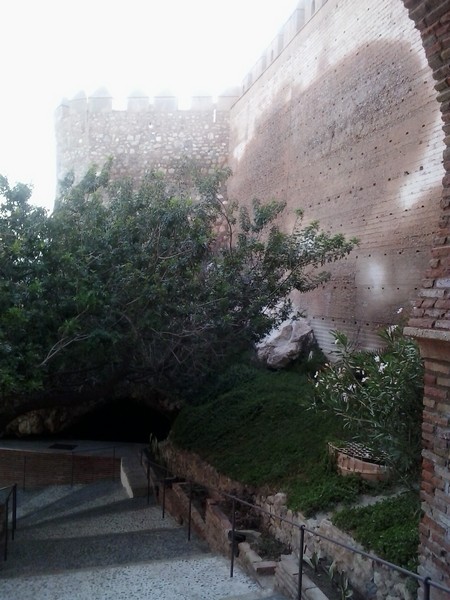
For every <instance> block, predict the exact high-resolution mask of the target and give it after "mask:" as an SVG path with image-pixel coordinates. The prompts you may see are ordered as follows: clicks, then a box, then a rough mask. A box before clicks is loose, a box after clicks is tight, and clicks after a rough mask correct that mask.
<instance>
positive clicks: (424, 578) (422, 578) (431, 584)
mask: <svg viewBox="0 0 450 600" xmlns="http://www.w3.org/2000/svg"><path fill="white" fill-rule="evenodd" d="M144 455H145V456H146V458H145V460H146V461H147V479H148V481H147V489H148V497H147V501H148V502H149V494H150V470H151V467H154V468H155V469H159V470H160V471H161V472H163V473H164V476H163V477H162V479H160V480H159V481H160V482H162V483H163V486H164V487H163V495H162V502H161V504H162V514H163V518H164V515H165V489H166V486H167V483H168V482H170V481H171V480H172V481H173V480H178V481H180V478H178V477H175V476H174V475H172V474H170V472H169V470H168V469H167V467H165V466H163V465H161V464H159V463H157V462H154V461H152V460H151V459H150V452H149V451H148V449H147V448H146V449H144V450H143V451H142V452H141V461H143V456H144ZM184 483H185V485H188V486H189V509H188V510H189V514H188V540H190V538H191V520H192V516H191V512H192V487H193V485H196V484H195V482H193V481H192V480H190V479H188V478H185V481H184ZM202 487H204V488H205V489H206V490H208V491H211V492H215V493H217V494H219V495H220V496H222V497H225V498H228V499H229V500H231V502H232V519H231V522H232V528H231V532H230V533H231V566H230V577H233V572H234V559H235V555H236V550H237V537H238V536H237V531H236V510H237V509H236V506H237V505H238V504H241V505H244V506H247V507H249V508H251V509H254V510H255V511H257V512H259V513H261V514H265V515H267V516H269V517H271V518H274V519H278V520H279V521H282V522H284V523H287V524H289V525H290V526H291V527H292V528H293V529H297V530H298V531H299V537H300V543H299V571H298V580H297V600H301V599H302V583H303V567H304V565H305V562H306V561H305V559H304V550H305V534H308V535H311V536H314V537H319V538H321V539H323V540H326V541H327V542H330V543H332V544H334V545H336V546H339V547H341V548H344V549H345V550H348V551H349V552H352V553H353V554H358V555H360V556H364V557H365V558H368V559H369V560H371V561H374V562H376V563H378V564H379V565H383V566H385V567H387V568H388V569H390V570H393V571H396V572H397V573H401V574H402V575H405V576H407V577H411V578H412V579H414V580H415V581H416V582H417V583H418V584H419V585H420V586H422V589H423V593H422V599H423V600H430V598H431V596H430V594H431V589H436V590H439V591H440V592H444V593H445V594H447V595H448V597H449V599H450V588H448V587H445V586H443V585H441V584H440V583H439V582H437V581H434V580H433V579H432V578H431V577H430V576H428V575H418V574H417V573H414V572H412V571H409V570H408V569H405V568H403V567H400V566H398V565H396V564H394V563H391V562H389V561H388V560H384V559H382V558H380V557H378V556H375V555H374V554H370V553H369V552H365V551H363V550H359V549H358V548H355V547H353V546H350V545H348V544H345V543H344V542H341V541H339V540H336V539H334V538H331V537H329V536H326V535H323V534H321V533H318V532H317V531H314V530H313V529H309V528H308V527H307V526H306V525H304V524H303V525H299V524H298V523H295V522H293V521H291V520H290V519H287V518H286V517H282V516H280V515H274V514H273V513H271V512H269V511H268V510H266V509H264V508H262V507H261V506H258V505H256V504H252V503H251V502H248V501H246V500H243V499H242V498H239V497H238V496H235V495H233V494H228V493H227V492H223V491H221V490H218V489H216V488H214V487H212V486H202Z"/></svg>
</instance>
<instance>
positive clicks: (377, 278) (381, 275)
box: [364, 261, 386, 287]
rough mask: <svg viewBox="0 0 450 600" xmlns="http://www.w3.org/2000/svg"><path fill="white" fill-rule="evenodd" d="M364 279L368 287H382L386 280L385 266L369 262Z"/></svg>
mask: <svg viewBox="0 0 450 600" xmlns="http://www.w3.org/2000/svg"><path fill="white" fill-rule="evenodd" d="M364 279H365V282H364V283H365V284H366V285H369V286H373V287H377V286H380V285H381V284H382V283H384V281H385V279H386V276H385V272H384V267H383V265H381V264H380V263H379V262H375V261H373V262H369V263H368V264H367V272H366V276H365V278H364Z"/></svg>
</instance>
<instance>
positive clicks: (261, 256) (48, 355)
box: [0, 164, 354, 414]
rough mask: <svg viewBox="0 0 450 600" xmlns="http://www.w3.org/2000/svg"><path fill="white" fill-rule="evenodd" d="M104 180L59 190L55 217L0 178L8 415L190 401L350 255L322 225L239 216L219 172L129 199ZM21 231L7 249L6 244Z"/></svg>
mask: <svg viewBox="0 0 450 600" xmlns="http://www.w3.org/2000/svg"><path fill="white" fill-rule="evenodd" d="M109 168H110V164H108V165H106V167H105V168H104V169H103V170H102V172H100V173H97V172H96V169H95V168H94V167H93V168H92V169H90V170H89V171H88V173H87V174H86V176H85V177H84V179H83V180H82V181H81V182H80V183H79V184H78V185H73V184H71V181H70V180H69V179H66V187H65V190H64V192H63V195H62V197H61V198H60V200H59V202H58V205H57V208H56V209H55V211H54V213H53V214H52V215H51V216H50V217H47V216H46V215H45V213H43V211H41V210H39V209H34V208H32V207H30V205H29V204H28V202H27V201H28V198H27V197H26V196H27V193H24V191H25V190H26V188H24V187H20V186H19V189H18V190H16V188H14V190H16V191H14V190H10V188H9V186H8V185H7V181H6V180H5V179H2V181H3V187H2V188H1V192H2V194H3V196H4V197H5V200H6V201H5V202H4V204H3V205H2V209H1V210H2V212H1V215H2V222H1V228H2V229H1V231H2V241H1V243H2V247H1V250H0V252H1V256H2V258H3V257H4V259H5V260H4V261H3V260H2V263H3V262H4V263H5V267H4V271H3V275H4V281H3V283H2V289H1V298H0V302H1V307H2V317H1V318H2V323H1V324H2V332H3V333H2V336H3V339H4V341H3V340H2V342H3V346H2V348H3V354H2V356H1V368H2V371H1V377H2V380H1V385H2V390H3V391H2V393H3V400H4V409H3V413H4V414H5V413H6V412H8V410H6V408H5V407H9V412H8V414H12V413H13V412H14V410H16V412H17V410H20V406H22V407H23V405H24V403H25V404H27V406H28V405H30V406H31V405H33V406H34V407H36V408H38V407H39V406H40V405H43V404H50V403H51V402H56V401H58V402H71V401H76V400H77V398H84V397H86V396H89V395H90V396H95V395H97V396H98V395H103V396H104V395H108V394H111V393H112V391H113V390H114V393H115V394H120V393H124V394H125V393H130V390H132V393H134V394H140V395H141V396H147V395H149V394H157V395H159V396H160V397H163V398H166V397H170V398H172V399H183V398H186V397H188V396H189V395H190V394H192V393H193V391H194V390H195V389H196V388H197V387H198V385H199V383H201V381H202V380H203V378H204V376H205V375H207V374H208V373H211V371H212V370H214V369H217V368H218V367H220V365H223V364H224V362H226V361H228V360H230V359H231V358H232V357H233V356H236V355H238V354H239V353H241V352H242V350H243V349H245V348H248V347H249V345H250V344H251V343H253V342H255V341H257V340H259V339H260V338H261V336H263V335H264V334H266V333H267V332H268V331H269V330H270V328H271V327H272V326H273V325H275V324H277V323H278V322H280V321H281V320H283V319H284V318H285V317H286V315H287V314H288V313H289V312H290V311H291V308H292V307H291V303H290V300H289V297H288V294H289V293H290V292H291V291H292V290H294V289H297V290H300V291H306V290H309V289H312V288H314V287H316V286H317V285H319V284H320V283H321V282H323V281H325V280H326V279H327V277H328V274H327V273H326V272H325V271H320V272H319V271H318V268H320V267H322V266H323V265H324V264H325V263H327V262H329V261H332V260H337V259H338V258H340V257H342V256H344V255H346V254H348V253H349V252H350V251H351V249H352V247H353V244H354V240H350V241H348V240H346V239H345V238H344V237H343V236H342V235H334V236H331V235H328V234H325V233H323V232H321V231H320V230H319V226H318V224H317V223H312V224H310V225H307V226H306V227H303V228H302V227H301V221H302V215H301V213H300V212H299V214H298V221H297V223H296V225H295V227H294V229H293V231H292V232H290V233H284V232H282V230H281V229H280V228H279V227H278V226H277V225H276V219H277V217H278V216H279V215H280V214H281V212H282V211H283V209H284V205H283V204H282V203H279V202H270V203H268V204H261V203H259V202H257V201H254V203H253V212H252V213H250V212H249V211H248V210H246V209H241V210H240V212H239V214H237V211H236V208H235V207H227V206H226V205H225V204H224V203H223V202H222V200H221V196H220V194H219V191H220V188H221V186H223V184H224V181H225V179H226V177H227V176H228V172H227V171H217V172H215V173H214V174H210V175H208V176H207V177H201V175H200V173H199V171H198V170H195V169H191V170H190V172H189V176H190V178H191V180H190V183H189V185H187V186H186V185H179V184H177V183H176V180H175V184H174V183H173V181H174V180H172V182H168V181H166V180H165V179H164V177H163V176H162V175H160V174H158V173H150V174H149V175H148V176H147V177H146V178H145V179H144V181H143V182H142V184H141V185H140V186H139V187H138V188H137V189H136V188H135V187H134V186H133V183H132V182H131V181H129V180H123V181H118V182H112V183H109ZM183 180H184V181H185V178H184V179H183ZM193 187H194V188H195V193H194V194H193V193H192V191H193ZM20 190H21V191H22V196H20V194H19V192H20ZM18 195H19V196H20V201H19V199H18ZM15 220H16V221H17V223H18V224H17V226H16V228H15V229H14V228H13V231H14V232H15V233H14V236H13V237H11V235H9V237H8V236H7V235H6V233H5V234H3V232H7V231H8V230H9V229H10V227H11V225H12V224H13V222H15ZM218 221H222V222H224V223H225V224H226V233H225V234H224V235H222V236H221V237H219V236H218V233H217V231H218V228H217V223H218ZM14 252H15V254H14ZM2 268H3V267H2ZM20 332H22V333H20ZM21 336H22V337H21ZM8 348H11V349H12V350H8ZM8 352H12V355H11V357H10V358H9V359H8V358H7V353H8ZM5 365H6V366H5ZM20 365H26V369H25V371H24V372H23V373H22V372H21V369H20ZM13 396H14V401H13V400H12V397H13ZM17 398H20V399H21V402H18V400H17Z"/></svg>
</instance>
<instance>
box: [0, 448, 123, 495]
mask: <svg viewBox="0 0 450 600" xmlns="http://www.w3.org/2000/svg"><path fill="white" fill-rule="evenodd" d="M113 474H114V476H115V477H116V478H119V476H120V459H114V460H113V456H112V454H111V455H110V456H94V455H91V456H89V455H80V454H74V455H73V456H72V454H71V453H64V454H63V453H50V452H27V451H23V450H0V487H3V486H6V485H12V484H14V483H17V484H18V485H19V487H22V488H26V489H28V488H34V487H44V486H47V485H63V484H65V485H70V484H71V483H92V482H94V481H98V480H100V479H112V478H113Z"/></svg>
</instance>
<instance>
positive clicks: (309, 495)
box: [171, 371, 374, 516]
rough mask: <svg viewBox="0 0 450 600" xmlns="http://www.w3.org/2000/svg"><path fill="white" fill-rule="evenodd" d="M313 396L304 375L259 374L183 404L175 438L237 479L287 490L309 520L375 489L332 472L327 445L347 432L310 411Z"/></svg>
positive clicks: (291, 504)
mask: <svg viewBox="0 0 450 600" xmlns="http://www.w3.org/2000/svg"><path fill="white" fill-rule="evenodd" d="M311 396H312V387H311V385H310V383H309V381H308V379H307V377H306V376H305V375H300V374H298V373H296V372H295V371H289V372H276V373H274V372H268V371H255V372H254V373H253V375H252V376H251V379H250V380H248V381H246V382H241V383H239V384H238V385H237V386H236V387H234V388H233V389H232V390H230V391H228V392H227V393H225V394H223V395H221V396H219V397H217V398H215V399H213V400H210V401H209V402H207V403H204V404H202V405H200V406H192V405H190V406H186V407H184V408H183V410H182V411H181V413H180V414H179V415H178V417H177V419H176V420H175V423H174V425H173V428H172V432H171V439H172V441H173V442H174V443H175V444H177V445H178V446H180V447H183V448H186V449H189V450H192V451H194V452H197V453H199V454H200V455H201V456H202V457H203V458H204V459H205V460H207V461H209V462H210V463H211V464H213V465H214V466H215V467H216V468H217V469H218V470H219V471H221V472H222V473H225V474H226V475H228V476H230V477H232V478H234V479H238V480H239V481H242V482H245V483H247V484H250V485H257V486H264V485H268V486H271V487H274V486H276V487H277V489H284V490H285V491H286V492H288V503H289V507H290V508H292V509H294V510H297V509H299V510H302V511H303V512H304V513H306V514H307V515H308V516H309V515H312V514H314V513H315V512H317V511H319V510H329V509H330V508H332V507H333V506H334V505H335V504H337V503H340V502H354V501H355V500H356V499H357V497H358V495H359V494H360V493H362V492H367V491H369V490H370V489H374V486H373V485H371V484H368V483H367V482H363V481H362V480H360V479H357V478H356V477H355V478H353V477H348V478H344V477H339V476H338V475H337V474H336V473H334V472H333V471H332V470H331V468H330V466H329V464H328V461H327V456H328V454H327V451H326V443H327V441H328V440H330V439H335V438H342V437H343V436H345V431H344V430H343V429H342V427H341V426H340V424H339V423H338V422H337V421H336V419H335V418H334V417H333V416H332V415H330V416H324V415H322V414H318V413H314V412H312V411H310V410H308V407H309V406H310V403H311Z"/></svg>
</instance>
